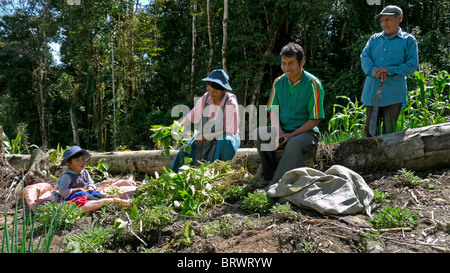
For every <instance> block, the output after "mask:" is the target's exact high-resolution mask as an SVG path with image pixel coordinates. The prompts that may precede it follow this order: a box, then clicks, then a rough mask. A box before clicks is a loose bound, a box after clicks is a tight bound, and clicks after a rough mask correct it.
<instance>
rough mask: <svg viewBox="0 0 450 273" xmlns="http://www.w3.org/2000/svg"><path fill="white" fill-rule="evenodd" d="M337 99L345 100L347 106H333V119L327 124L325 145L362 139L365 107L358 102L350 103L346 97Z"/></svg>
mask: <svg viewBox="0 0 450 273" xmlns="http://www.w3.org/2000/svg"><path fill="white" fill-rule="evenodd" d="M337 98H342V99H345V100H346V101H347V105H346V106H343V105H340V104H335V105H334V108H333V117H332V118H331V119H330V122H329V123H328V133H327V134H326V137H325V143H326V144H328V143H334V142H341V141H344V140H348V139H358V138H363V137H364V123H365V106H364V105H363V104H361V105H360V104H359V102H358V101H356V102H353V101H351V100H350V98H348V97H346V96H337ZM339 109H340V111H339Z"/></svg>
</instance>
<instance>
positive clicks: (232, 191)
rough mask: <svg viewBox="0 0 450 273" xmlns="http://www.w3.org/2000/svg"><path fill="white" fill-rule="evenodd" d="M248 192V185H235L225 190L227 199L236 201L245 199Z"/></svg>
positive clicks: (232, 201)
mask: <svg viewBox="0 0 450 273" xmlns="http://www.w3.org/2000/svg"><path fill="white" fill-rule="evenodd" d="M248 192H249V187H248V186H241V185H233V186H231V187H230V188H229V189H228V190H226V191H225V201H227V202H230V203H234V202H236V201H239V200H241V199H243V198H244V197H245V195H246V194H247V193H248Z"/></svg>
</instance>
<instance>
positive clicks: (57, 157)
mask: <svg viewBox="0 0 450 273" xmlns="http://www.w3.org/2000/svg"><path fill="white" fill-rule="evenodd" d="M67 148H68V147H66V149H67ZM66 149H63V148H62V147H61V146H60V145H59V143H58V145H57V147H56V149H55V150H53V151H51V152H50V153H49V155H48V161H49V162H51V163H54V164H59V163H61V161H62V160H63V158H64V157H63V154H64V151H65V150H66Z"/></svg>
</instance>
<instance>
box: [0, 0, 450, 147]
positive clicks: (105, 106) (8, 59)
mask: <svg viewBox="0 0 450 273" xmlns="http://www.w3.org/2000/svg"><path fill="white" fill-rule="evenodd" d="M69 3H71V5H69ZM388 4H395V5H398V6H400V7H401V8H402V9H403V12H404V18H403V22H402V23H401V25H400V26H401V27H402V29H403V30H404V31H407V32H409V33H412V34H413V35H415V37H416V38H417V41H418V45H419V61H420V67H419V71H426V75H433V74H437V73H439V72H440V71H444V70H446V71H449V69H450V24H449V22H450V1H448V0H399V1H385V0H381V1H372V0H304V1H299V0H297V1H294V0H284V1H275V0H264V1H261V0H220V1H214V0H213V1H210V0H177V1H175V0H152V1H149V2H146V3H145V4H144V3H143V2H142V1H134V0H111V1H100V0H91V1H86V0H81V1H77V0H71V1H68V0H67V1H66V0H48V1H45V0H33V1H27V0H3V1H0V13H1V14H0V16H1V18H0V125H1V126H3V128H4V130H5V132H6V135H7V136H8V137H9V139H14V138H15V137H16V136H17V135H20V137H21V139H20V141H21V143H22V145H21V146H22V147H29V146H30V144H35V145H37V146H41V147H45V148H56V147H57V145H60V146H61V147H66V146H70V145H73V144H78V145H80V146H82V147H83V148H87V149H91V150H97V151H110V150H120V149H124V148H125V147H126V148H127V149H131V150H138V149H152V148H154V146H155V142H154V141H153V140H152V139H151V138H150V136H151V134H152V132H151V127H152V125H165V126H169V125H171V124H172V122H173V121H174V120H175V119H177V118H174V117H171V109H172V108H173V107H174V106H175V105H178V104H183V105H187V106H189V107H192V106H193V103H194V102H193V98H194V97H195V96H197V97H198V96H201V95H202V94H203V93H204V92H205V91H206V88H205V86H204V84H203V83H202V81H201V79H202V78H204V77H206V76H207V75H208V74H209V72H210V71H211V70H212V69H217V68H224V69H225V70H226V71H227V72H228V74H229V75H230V83H231V86H232V88H233V93H235V94H236V95H237V97H238V100H239V103H240V104H241V105H243V106H244V107H246V106H247V105H255V106H258V105H265V104H266V103H267V99H268V96H269V93H270V90H271V87H272V83H273V80H274V79H275V78H276V77H278V76H279V75H281V74H282V71H281V68H280V57H279V52H280V50H281V48H282V47H283V46H284V45H285V44H287V43H288V42H291V41H292V42H297V43H299V44H300V45H302V46H303V48H304V49H305V53H306V65H305V69H306V70H307V71H309V72H310V73H312V74H314V75H315V76H317V77H318V78H319V79H320V80H321V81H322V84H323V86H324V89H325V92H326V97H325V101H324V105H325V110H326V120H324V121H322V122H321V124H320V129H321V131H327V130H328V121H329V120H330V118H332V116H333V108H334V105H335V104H337V103H340V104H342V103H344V102H345V101H342V99H341V98H339V96H346V97H348V98H350V99H351V100H352V101H358V100H359V99H360V96H361V91H362V87H363V84H364V78H365V76H364V73H363V71H362V69H361V63H360V54H361V51H362V49H363V48H364V46H365V44H366V42H367V41H368V39H369V37H370V36H371V35H372V34H373V33H375V32H380V31H381V30H380V25H379V21H377V20H375V19H374V16H375V15H376V14H378V13H379V12H380V11H381V10H382V8H383V7H384V6H385V5H388ZM55 48H57V49H58V48H59V52H57V54H56V53H55V52H54V49H55ZM447 75H448V74H447ZM408 82H409V89H411V88H415V86H414V84H415V82H414V81H413V80H411V78H410V79H408ZM449 96H450V95H449ZM247 122H248V120H247ZM245 145H249V143H248V142H247V141H245V142H244V143H243V145H242V146H245ZM24 149H25V148H24ZM23 152H27V151H25V150H23Z"/></svg>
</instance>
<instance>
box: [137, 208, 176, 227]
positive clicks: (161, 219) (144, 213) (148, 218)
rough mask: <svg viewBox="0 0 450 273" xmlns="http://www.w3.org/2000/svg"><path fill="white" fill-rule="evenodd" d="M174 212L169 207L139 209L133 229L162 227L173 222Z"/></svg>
mask: <svg viewBox="0 0 450 273" xmlns="http://www.w3.org/2000/svg"><path fill="white" fill-rule="evenodd" d="M175 218H176V212H175V211H174V210H173V208H172V206H171V205H168V206H166V205H155V206H153V207H151V208H149V207H141V210H140V211H139V212H138V218H137V219H136V220H138V221H135V222H133V225H134V226H135V227H139V228H140V229H148V228H155V227H164V226H166V225H168V224H170V223H172V222H173V221H174V219H175Z"/></svg>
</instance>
